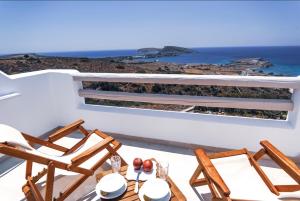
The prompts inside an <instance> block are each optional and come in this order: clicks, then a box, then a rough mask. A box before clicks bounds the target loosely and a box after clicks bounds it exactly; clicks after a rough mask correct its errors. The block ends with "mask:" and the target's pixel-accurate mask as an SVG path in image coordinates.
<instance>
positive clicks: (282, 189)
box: [275, 185, 300, 192]
mask: <svg viewBox="0 0 300 201" xmlns="http://www.w3.org/2000/svg"><path fill="white" fill-rule="evenodd" d="M275 188H276V189H277V190H278V191H279V192H295V191H300V185H275Z"/></svg>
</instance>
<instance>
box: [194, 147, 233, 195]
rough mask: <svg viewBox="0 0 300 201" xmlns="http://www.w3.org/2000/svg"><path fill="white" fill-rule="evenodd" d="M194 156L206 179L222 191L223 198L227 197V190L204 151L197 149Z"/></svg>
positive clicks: (228, 192) (228, 191) (228, 193)
mask: <svg viewBox="0 0 300 201" xmlns="http://www.w3.org/2000/svg"><path fill="white" fill-rule="evenodd" d="M195 154H196V157H197V160H198V162H199V164H200V165H201V167H202V168H203V173H204V174H205V176H206V177H207V178H206V179H207V180H209V181H211V182H213V183H214V184H215V186H216V187H217V188H218V189H219V190H221V191H222V194H224V195H225V196H229V195H230V190H229V188H228V187H227V185H226V184H225V182H224V181H223V179H222V177H221V176H220V174H219V173H218V171H217V169H216V168H215V166H214V165H213V164H212V162H211V160H210V159H209V157H208V156H207V154H206V153H205V151H204V150H203V149H197V150H195Z"/></svg>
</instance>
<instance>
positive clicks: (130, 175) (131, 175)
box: [125, 161, 156, 181]
mask: <svg viewBox="0 0 300 201" xmlns="http://www.w3.org/2000/svg"><path fill="white" fill-rule="evenodd" d="M152 162H153V169H152V171H151V172H144V171H143V168H142V169H141V170H139V171H142V172H141V174H140V176H139V180H140V181H146V180H148V179H154V178H156V162H155V161H152ZM139 171H137V170H134V167H133V165H129V166H128V168H127V173H126V176H125V177H126V179H127V180H134V181H135V180H136V177H137V175H138V173H139Z"/></svg>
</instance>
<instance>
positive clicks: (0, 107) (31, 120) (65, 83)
mask: <svg viewBox="0 0 300 201" xmlns="http://www.w3.org/2000/svg"><path fill="white" fill-rule="evenodd" d="M76 73H78V72H76V71H72V70H70V71H58V70H48V71H40V72H35V73H28V74H27V73H26V74H20V75H16V76H9V77H7V76H5V75H0V84H1V85H0V94H1V91H5V90H7V89H10V90H11V91H16V92H18V93H20V96H16V97H13V98H9V99H6V100H2V101H0V111H1V113H0V123H7V124H9V125H12V126H14V127H16V128H18V129H20V130H22V131H24V132H28V133H33V134H34V135H39V134H42V133H44V132H46V131H48V130H50V129H52V128H54V127H56V126H58V125H64V124H68V123H70V122H72V121H74V120H76V119H78V118H82V119H84V120H85V122H86V123H85V126H86V127H87V128H89V129H94V128H98V129H100V130H103V131H106V132H113V133H120V134H125V135H132V136H138V137H145V138H154V139H161V140H169V141H174V142H183V143H191V144H199V145H206V146H214V147H222V148H232V149H239V148H243V147H247V148H248V149H249V150H251V151H257V150H258V148H259V141H260V140H262V139H268V140H270V141H271V142H272V143H273V144H275V145H276V146H277V147H278V148H279V149H281V150H282V151H283V152H284V153H286V154H287V155H290V156H294V157H295V156H299V154H300V150H299V142H300V124H299V122H300V121H299V105H298V104H299V101H300V100H299V99H300V93H299V91H297V90H296V91H295V92H294V95H293V99H294V109H293V111H292V112H290V113H289V117H288V120H287V121H279V120H265V119H255V118H244V117H231V116H219V115H213V114H212V115H210V114H193V113H183V112H173V111H155V110H149V109H132V108H119V107H111V106H95V105H85V104H84V100H83V98H80V97H79V96H78V89H79V88H81V83H79V82H74V81H73V79H72V74H76Z"/></svg>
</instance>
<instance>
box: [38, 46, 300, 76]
mask: <svg viewBox="0 0 300 201" xmlns="http://www.w3.org/2000/svg"><path fill="white" fill-rule="evenodd" d="M193 49H194V50H196V51H195V52H194V53H191V54H183V55H180V56H176V57H160V58H157V59H143V60H144V61H152V60H158V61H160V62H174V63H180V64H192V63H193V64H195V63H211V64H226V63H229V62H231V61H233V60H236V59H242V58H253V57H260V58H264V59H267V60H269V61H270V62H271V63H272V64H273V66H272V67H269V68H262V69H261V70H263V71H264V72H266V73H274V74H278V75H288V76H298V75H300V46H290V47H283V46H282V47H222V48H193ZM41 54H42V55H45V56H67V57H89V58H103V57H116V56H136V55H138V53H137V51H136V50H109V51H78V52H53V53H41Z"/></svg>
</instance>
